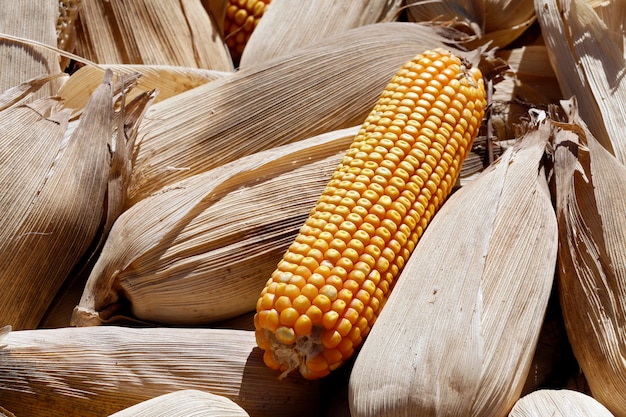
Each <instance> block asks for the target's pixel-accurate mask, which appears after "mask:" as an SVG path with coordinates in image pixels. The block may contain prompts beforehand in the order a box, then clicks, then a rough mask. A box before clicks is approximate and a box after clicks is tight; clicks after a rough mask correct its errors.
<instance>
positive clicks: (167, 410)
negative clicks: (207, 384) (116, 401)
mask: <svg viewBox="0 0 626 417" xmlns="http://www.w3.org/2000/svg"><path fill="white" fill-rule="evenodd" d="M109 417H249V414H248V413H246V411H245V410H244V409H243V408H241V407H239V406H238V405H237V404H235V403H234V402H233V401H232V400H229V399H228V398H226V397H224V396H221V395H215V394H211V393H210V392H205V391H199V390H193V389H186V390H181V391H174V392H171V393H169V394H163V395H159V396H158V397H155V398H152V399H149V400H146V401H143V402H141V403H139V404H135V405H133V406H132V407H128V408H126V409H124V410H122V411H118V412H117V413H115V414H111V415H110V416H109Z"/></svg>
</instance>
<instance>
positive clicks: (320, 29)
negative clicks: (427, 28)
mask: <svg viewBox="0 0 626 417" xmlns="http://www.w3.org/2000/svg"><path fill="white" fill-rule="evenodd" d="M401 5H402V1H399V0H352V1H349V2H348V1H335V0H319V1H314V2H311V1H309V2H302V1H300V0H272V3H271V7H268V8H267V11H266V12H265V13H264V14H263V18H262V19H261V20H260V21H259V24H258V25H257V27H256V28H255V29H254V32H252V35H250V39H249V40H248V42H247V43H246V46H245V48H244V51H243V54H242V56H241V61H240V63H239V67H240V68H245V67H248V66H251V65H257V64H258V63H260V62H263V61H267V60H270V59H272V58H275V57H278V56H281V55H285V54H286V53H289V52H291V51H293V50H295V49H298V48H302V47H305V46H307V45H311V44H313V43H315V42H317V41H320V40H322V39H324V38H330V37H332V36H335V35H337V34H339V33H341V32H344V31H346V30H348V29H353V28H356V27H360V26H365V25H370V24H374V23H378V22H383V21H393V20H396V19H397V14H398V13H399V9H400V6H401Z"/></svg>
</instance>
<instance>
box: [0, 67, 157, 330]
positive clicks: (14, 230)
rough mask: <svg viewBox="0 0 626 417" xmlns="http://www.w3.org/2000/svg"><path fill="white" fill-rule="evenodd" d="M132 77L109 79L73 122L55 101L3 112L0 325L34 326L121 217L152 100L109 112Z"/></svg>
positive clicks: (0, 123)
mask: <svg viewBox="0 0 626 417" xmlns="http://www.w3.org/2000/svg"><path fill="white" fill-rule="evenodd" d="M132 81H133V79H132V78H130V79H129V80H127V81H126V82H124V83H122V82H116V83H114V82H113V81H112V80H111V74H110V73H109V74H107V76H106V77H105V79H104V80H103V82H102V83H101V85H100V87H98V89H97V90H96V92H95V93H94V94H93V96H92V98H91V100H90V102H89V104H88V105H87V108H86V109H85V111H84V112H83V114H82V116H81V118H80V119H79V120H77V121H74V122H70V121H69V116H70V113H71V111H70V110H68V109H63V108H59V106H58V104H59V102H58V100H57V99H56V98H45V99H39V100H36V101H33V102H32V103H30V104H28V105H20V106H13V107H9V108H7V109H5V110H3V111H2V112H0V126H1V127H2V128H1V131H0V137H1V138H2V147H1V151H0V187H1V188H2V190H3V193H2V194H0V210H1V211H2V213H3V215H2V217H0V288H2V291H0V306H1V308H0V323H3V324H11V325H12V326H13V327H14V328H16V329H20V328H31V327H34V326H36V325H37V324H38V323H39V321H40V320H41V318H42V315H43V314H44V312H45V310H46V308H47V307H48V305H49V303H50V302H51V300H52V298H53V297H54V296H55V294H56V292H57V291H58V290H59V288H60V287H61V285H62V283H63V281H64V280H65V278H66V277H67V275H68V274H69V273H70V271H71V270H72V268H74V267H75V266H76V265H78V264H79V262H80V261H81V257H82V256H87V255H89V251H90V250H94V246H92V245H95V244H97V243H98V240H99V239H100V238H101V236H103V234H106V232H107V231H108V229H109V228H110V226H111V224H112V223H113V221H114V220H115V218H116V217H117V216H118V215H119V213H120V212H121V209H122V206H123V204H124V191H125V184H126V181H127V178H128V175H129V173H128V171H129V170H130V165H129V164H130V153H131V152H132V146H133V144H134V139H135V135H136V126H137V124H138V123H139V121H140V120H141V117H142V115H143V112H144V110H145V108H146V107H147V106H148V105H149V103H150V100H151V96H150V95H144V96H141V97H138V99H137V100H135V101H134V102H131V103H127V104H126V107H124V108H122V109H118V110H116V109H115V106H116V105H118V102H119V101H120V95H121V94H122V92H123V91H124V90H127V89H129V88H131V86H132ZM122 122H123V123H124V130H121V129H119V127H120V123H122Z"/></svg>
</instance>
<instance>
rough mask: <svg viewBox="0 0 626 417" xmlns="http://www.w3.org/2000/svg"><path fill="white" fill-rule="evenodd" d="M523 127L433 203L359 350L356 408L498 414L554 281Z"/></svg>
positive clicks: (510, 399) (538, 137) (548, 229)
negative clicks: (435, 208) (475, 173)
mask: <svg viewBox="0 0 626 417" xmlns="http://www.w3.org/2000/svg"><path fill="white" fill-rule="evenodd" d="M549 137H550V126H549V125H548V124H547V123H545V122H543V123H539V125H538V127H537V128H535V129H533V130H530V131H529V132H528V133H527V134H526V135H525V136H524V137H523V139H522V140H521V141H520V142H519V143H517V144H516V145H515V146H514V147H513V148H511V149H509V150H508V151H507V152H505V153H504V154H503V156H502V157H501V158H500V159H499V161H498V162H496V163H495V164H492V165H491V166H490V168H488V169H487V170H485V171H484V172H483V174H482V175H481V176H480V177H479V178H477V179H475V180H474V181H472V182H470V183H469V184H468V185H466V186H464V187H462V188H461V189H460V190H458V191H457V192H456V193H455V194H453V195H452V196H451V197H450V199H449V200H448V201H447V202H445V203H444V205H443V206H442V208H441V210H440V211H439V212H438V214H436V215H435V217H434V218H433V220H432V221H431V223H430V225H429V226H428V228H427V229H426V231H425V233H424V235H423V236H422V238H421V239H420V242H419V243H418V244H417V246H416V248H415V251H414V252H413V255H411V257H410V258H409V260H408V262H407V263H406V265H405V267H404V270H403V271H402V273H401V275H400V277H399V278H398V280H397V282H396V285H395V287H394V288H393V291H392V293H391V295H390V297H389V298H388V300H387V303H386V304H385V306H384V307H383V309H382V312H381V314H380V316H379V317H378V319H377V321H376V323H375V324H374V326H373V328H372V330H371V332H370V334H369V335H368V337H367V339H366V340H365V342H364V344H363V346H362V349H361V351H360V352H359V354H358V356H357V358H356V361H355V363H354V367H353V369H352V373H351V375H350V383H349V394H350V410H351V413H352V416H353V417H363V416H377V417H384V416H392V415H393V416H397V415H410V416H416V417H417V416H435V415H438V416H443V415H448V416H449V415H455V416H485V415H489V416H504V415H506V413H507V412H508V411H509V410H510V408H511V407H512V406H513V403H514V402H515V401H516V400H517V399H518V398H519V395H520V392H521V390H522V387H523V385H524V381H525V379H526V376H527V374H528V369H529V367H530V363H531V359H532V357H533V352H534V350H535V346H536V343H537V338H538V336H539V331H540V329H541V323H542V319H543V316H544V313H545V310H546V305H547V302H548V299H549V295H550V289H551V287H552V283H553V276H554V270H555V264H556V251H557V247H556V245H557V229H556V219H555V214H554V210H553V208H552V204H551V201H550V194H549V191H548V186H547V181H546V178H545V174H544V169H543V167H542V158H543V155H544V148H545V147H546V144H547V141H548V139H549Z"/></svg>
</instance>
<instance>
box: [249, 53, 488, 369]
mask: <svg viewBox="0 0 626 417" xmlns="http://www.w3.org/2000/svg"><path fill="white" fill-rule="evenodd" d="M484 109H485V90H484V87H483V80H482V74H481V72H480V70H478V69H477V68H470V64H469V63H467V62H465V61H464V60H462V59H460V58H458V57H456V56H454V55H452V54H451V53H449V52H447V51H443V50H440V49H436V50H432V51H427V52H425V53H423V54H420V55H417V56H416V57H415V58H414V59H413V60H411V61H409V62H407V63H406V64H405V65H404V66H403V67H402V69H401V70H400V71H399V72H398V73H397V74H396V75H395V77H394V78H393V79H392V80H391V82H390V84H389V85H388V86H387V88H386V90H385V91H384V92H383V93H382V95H381V97H380V99H379V101H378V103H377V104H376V106H375V107H374V109H373V111H372V112H371V113H370V115H369V116H368V118H367V119H366V120H365V122H364V124H363V126H362V127H361V130H360V131H359V133H358V134H357V136H356V138H355V140H354V142H353V144H352V145H351V147H350V148H349V150H348V151H347V153H346V155H345V157H344V159H343V160H342V162H341V164H340V165H339V167H338V168H337V170H336V172H335V173H334V175H333V177H332V178H331V180H330V182H329V184H328V186H327V187H326V189H325V191H324V192H323V194H322V196H321V198H320V199H319V202H318V204H317V206H316V207H315V208H314V209H313V210H312V211H311V215H310V217H309V219H308V220H307V221H306V222H305V224H304V225H303V226H302V228H301V229H300V232H299V234H298V236H297V237H296V240H295V242H294V243H293V244H292V245H291V246H290V247H289V249H288V250H287V252H286V253H285V255H284V257H283V259H282V261H281V262H279V263H278V266H277V269H276V270H275V271H274V273H273V274H272V277H271V278H270V279H269V280H268V281H267V284H266V287H265V288H264V289H263V291H262V292H261V296H260V297H259V299H258V302H257V314H256V315H255V327H256V339H257V344H258V345H259V347H260V348H261V349H263V350H265V353H264V361H265V363H266V365H268V366H269V367H270V368H273V369H277V370H281V371H283V374H282V375H281V376H285V375H287V374H288V373H289V372H291V371H292V370H294V369H296V368H299V370H300V373H301V374H302V375H303V376H304V377H305V378H308V379H315V378H320V377H323V376H325V375H327V374H328V373H329V372H330V371H332V370H333V369H336V368H337V367H339V366H340V365H341V364H342V363H343V362H345V361H346V360H347V359H348V358H349V357H350V356H351V355H352V354H353V353H354V351H355V349H356V348H357V347H358V345H359V344H360V343H361V342H362V340H363V338H364V337H365V336H366V335H367V333H368V332H369V330H370V327H371V326H372V324H373V323H374V320H375V319H376V317H377V315H378V312H379V311H380V309H381V307H382V305H383V303H384V302H385V300H386V296H387V294H388V292H389V290H390V287H391V285H392V283H393V280H394V278H395V277H396V276H397V275H398V273H399V271H400V270H401V269H402V266H403V265H404V263H405V261H406V260H407V259H408V257H409V255H410V253H411V251H412V250H413V248H414V247H415V244H416V243H417V241H418V239H419V237H420V236H421V234H422V232H423V231H424V229H425V228H426V225H427V223H428V221H429V220H430V218H431V217H432V216H433V214H434V213H435V211H436V210H437V209H438V207H439V206H440V205H441V204H442V203H443V201H444V200H445V198H446V197H447V196H448V194H449V193H450V190H451V189H452V186H453V185H454V183H455V181H456V178H457V176H458V174H459V171H460V168H461V164H462V162H463V160H464V158H465V156H466V155H467V153H468V151H469V150H470V148H471V146H472V143H473V141H474V138H475V137H476V135H477V133H478V130H479V128H480V124H481V121H482V118H483V114H484Z"/></svg>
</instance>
